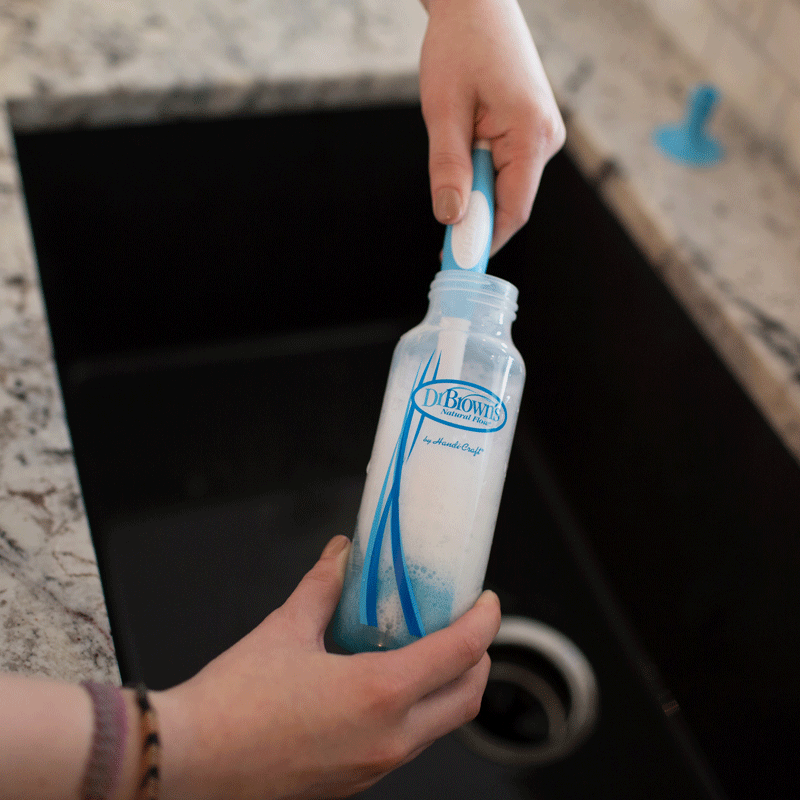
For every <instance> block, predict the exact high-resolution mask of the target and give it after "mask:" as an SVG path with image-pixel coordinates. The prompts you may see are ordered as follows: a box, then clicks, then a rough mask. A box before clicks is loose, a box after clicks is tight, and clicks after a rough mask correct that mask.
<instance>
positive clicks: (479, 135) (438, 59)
mask: <svg viewBox="0 0 800 800" xmlns="http://www.w3.org/2000/svg"><path fill="white" fill-rule="evenodd" d="M422 2H423V5H424V6H425V7H426V8H427V9H428V14H429V17H430V18H429V20H428V27H427V30H426V33H425V39H424V41H423V44H422V56H421V59H420V97H421V101H422V114H423V117H424V119H425V124H426V126H427V129H428V137H429V140H430V161H429V169H430V178H431V194H432V197H433V208H434V215H435V216H436V218H437V219H438V220H439V222H442V223H445V224H450V223H453V222H457V221H458V220H459V219H461V218H462V217H463V215H464V213H465V211H466V206H467V203H468V200H469V195H470V191H471V186H472V163H471V159H470V153H471V148H472V142H473V141H475V140H478V139H489V140H490V141H491V144H492V157H493V160H494V166H495V170H496V171H497V179H496V188H495V206H496V207H495V228H494V238H493V240H492V248H491V252H492V254H494V253H496V252H497V251H498V250H499V249H500V248H501V247H502V246H503V245H504V244H505V243H506V242H507V241H508V240H509V239H510V238H511V237H512V236H513V235H514V233H516V232H517V231H518V230H519V229H520V228H521V227H522V226H523V225H524V224H525V222H527V220H528V217H529V216H530V213H531V207H532V205H533V200H534V197H535V196H536V191H537V189H538V187H539V181H540V179H541V176H542V171H543V169H544V167H545V164H546V163H547V162H548V160H549V159H550V158H551V157H552V156H553V155H555V153H556V152H558V150H559V149H560V148H561V147H562V145H563V144H564V139H565V131H564V123H563V121H562V119H561V115H560V114H559V111H558V107H557V106H556V101H555V99H554V97H553V92H552V90H551V88H550V84H549V83H548V80H547V77H546V76H545V73H544V69H543V68H542V63H541V61H540V60H539V55H538V53H537V52H536V48H535V46H534V44H533V41H532V39H531V35H530V31H529V30H528V26H527V24H526V22H525V19H524V17H523V16H522V12H521V11H520V9H519V6H518V5H517V0H422Z"/></svg>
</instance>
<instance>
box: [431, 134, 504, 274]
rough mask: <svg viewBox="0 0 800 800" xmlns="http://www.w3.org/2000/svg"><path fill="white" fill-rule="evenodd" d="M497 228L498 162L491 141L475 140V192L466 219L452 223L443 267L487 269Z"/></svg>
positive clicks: (473, 186)
mask: <svg viewBox="0 0 800 800" xmlns="http://www.w3.org/2000/svg"><path fill="white" fill-rule="evenodd" d="M493 231H494V164H493V163H492V151H491V149H490V144H489V142H488V141H486V140H485V139H481V140H480V141H478V142H475V145H474V147H473V150H472V192H471V194H470V197H469V204H468V205H467V213H466V214H465V215H464V218H463V219H462V220H461V221H459V222H456V223H455V224H454V225H448V226H447V231H446V232H445V235H444V253H443V255H442V269H460V270H464V271H467V272H486V266H487V264H488V263H489V250H490V249H491V246H492V234H493Z"/></svg>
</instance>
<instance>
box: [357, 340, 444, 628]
mask: <svg viewBox="0 0 800 800" xmlns="http://www.w3.org/2000/svg"><path fill="white" fill-rule="evenodd" d="M433 356H434V353H431V355H430V358H429V359H428V362H427V364H426V365H425V369H424V370H422V375H420V370H419V369H417V374H416V375H415V376H414V388H413V389H412V391H411V394H410V395H409V398H408V404H407V406H406V413H405V415H404V417H403V426H402V429H401V432H400V436H399V437H398V440H397V444H396V445H395V448H394V452H393V453H392V458H391V460H390V462H389V467H388V469H387V470H386V476H385V477H384V480H383V486H382V487H381V494H380V497H379V498H378V504H377V507H376V509H375V514H374V516H373V518H372V527H371V529H370V535H369V541H368V543H367V552H366V555H365V562H364V570H363V572H362V575H361V587H360V592H359V618H360V621H361V624H362V625H369V626H371V627H373V628H376V627H377V626H378V572H379V567H380V558H381V550H382V548H383V539H384V532H385V530H386V525H387V524H388V525H389V526H390V539H391V546H392V565H393V567H394V575H395V581H396V583H397V591H398V595H399V597H400V606H401V608H402V610H403V616H404V618H405V621H406V625H407V626H408V630H409V633H411V634H412V635H413V636H418V637H419V636H424V635H425V628H424V626H423V624H422V619H421V617H420V612H419V607H418V605H417V600H416V597H415V595H414V589H413V587H412V585H411V578H410V576H409V574H408V566H407V565H406V560H405V554H404V553H403V541H402V536H401V531H400V485H401V482H402V477H403V464H404V462H405V461H407V460H408V456H410V455H411V450H413V448H414V444H415V443H416V441H417V436H419V431H420V428H421V427H422V419H420V422H419V425H418V426H417V431H416V433H415V435H414V440H413V442H412V444H411V449H410V450H409V452H408V454H407V455H405V449H406V444H407V442H408V434H409V430H410V428H411V422H412V420H413V417H414V407H413V404H412V402H411V397H412V396H413V394H414V392H415V391H416V390H417V389H418V388H419V386H420V385H421V384H422V383H423V382H424V381H425V376H426V375H427V374H428V369H429V368H430V365H431V361H432V360H433ZM420 366H421V365H420ZM438 371H439V362H438V361H437V363H436V367H435V368H434V373H433V377H434V378H435V377H436V375H437V373H438ZM392 473H394V482H393V483H392V485H391V488H390V489H389V492H388V496H387V494H386V489H387V487H388V486H389V478H390V476H391V475H392ZM384 498H385V499H386V502H385V503H384Z"/></svg>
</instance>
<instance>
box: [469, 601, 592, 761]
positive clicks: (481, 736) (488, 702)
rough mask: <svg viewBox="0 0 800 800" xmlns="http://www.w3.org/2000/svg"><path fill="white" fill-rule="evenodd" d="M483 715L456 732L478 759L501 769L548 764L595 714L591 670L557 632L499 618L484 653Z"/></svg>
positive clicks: (580, 736)
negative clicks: (487, 658)
mask: <svg viewBox="0 0 800 800" xmlns="http://www.w3.org/2000/svg"><path fill="white" fill-rule="evenodd" d="M489 654H490V655H491V657H492V668H491V671H490V673H489V680H488V683H487V685H486V691H485V692H484V695H483V701H482V704H481V710H480V712H479V714H478V716H477V717H476V718H475V720H473V722H471V723H469V724H468V725H465V726H464V727H463V728H461V730H460V735H461V737H462V739H463V740H464V741H465V743H466V744H467V745H468V746H469V747H470V748H471V749H472V750H474V751H475V752H477V753H478V754H480V755H482V756H484V757H486V758H488V759H490V760H492V761H496V762H498V763H502V764H546V763H549V762H552V761H556V760H558V759H560V758H563V757H564V756H566V755H568V754H569V753H570V752H572V751H573V750H574V749H575V748H576V747H577V746H578V745H579V744H580V743H581V742H582V741H583V740H584V739H585V738H586V736H587V735H588V734H589V732H590V731H591V728H592V727H593V725H594V721H595V718H596V715H597V684H596V681H595V678H594V673H593V671H592V668H591V665H590V664H589V662H588V661H587V660H586V658H585V657H584V656H583V654H582V653H581V652H580V650H578V648H577V647H576V646H575V644H574V643H572V642H571V641H570V640H569V639H567V638H566V637H565V636H563V635H562V634H560V633H559V632H558V631H555V630H553V629H552V628H549V627H548V626H546V625H543V624H542V623H538V622H536V621H534V620H528V619H524V618H518V617H513V618H504V621H503V625H502V626H501V629H500V633H498V636H497V638H496V639H495V642H494V644H493V645H492V646H491V647H490V648H489Z"/></svg>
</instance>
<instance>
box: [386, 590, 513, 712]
mask: <svg viewBox="0 0 800 800" xmlns="http://www.w3.org/2000/svg"><path fill="white" fill-rule="evenodd" d="M499 628H500V601H499V600H498V599H497V595H496V594H495V593H494V592H491V591H486V592H484V593H483V594H482V595H481V596H480V597H479V598H478V600H477V602H476V603H475V605H474V606H473V607H472V608H471V609H470V610H469V611H467V613H466V614H464V615H463V616H461V617H460V618H459V619H457V620H456V621H455V622H454V623H453V624H452V625H450V626H448V627H447V628H443V629H442V630H440V631H436V632H435V633H431V634H428V635H427V636H423V637H422V639H420V640H419V641H416V642H414V643H413V644H410V645H408V646H407V647H403V648H401V649H400V650H396V651H395V652H394V653H393V654H391V655H392V656H393V658H392V661H391V662H388V663H387V667H388V668H392V669H395V670H397V671H398V674H399V675H400V676H405V677H406V678H407V680H408V684H407V685H408V690H409V696H410V697H411V699H412V702H413V701H416V700H419V699H421V698H422V697H424V696H426V695H428V694H430V693H431V692H434V691H436V690H437V689H439V688H441V687H442V686H444V685H445V684H448V683H450V682H451V681H454V680H456V679H457V678H460V677H461V676H462V675H463V674H464V673H465V672H466V671H467V670H468V669H470V668H472V667H474V666H475V665H476V664H477V663H478V662H479V661H480V660H481V658H483V655H484V653H485V652H486V649H487V648H488V647H489V645H490V644H491V643H492V641H493V639H494V637H495V636H496V635H497V631H498V630H499Z"/></svg>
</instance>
